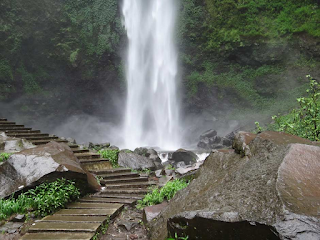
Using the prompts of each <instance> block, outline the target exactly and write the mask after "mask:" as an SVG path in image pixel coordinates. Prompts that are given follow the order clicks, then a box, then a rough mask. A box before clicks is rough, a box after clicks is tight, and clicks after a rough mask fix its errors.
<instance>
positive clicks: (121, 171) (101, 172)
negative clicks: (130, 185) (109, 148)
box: [92, 168, 131, 175]
mask: <svg viewBox="0 0 320 240" xmlns="http://www.w3.org/2000/svg"><path fill="white" fill-rule="evenodd" d="M129 172H131V169H130V168H113V169H107V170H99V171H94V172H92V173H94V174H96V175H103V174H104V175H107V174H112V173H129Z"/></svg>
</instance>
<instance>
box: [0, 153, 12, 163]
mask: <svg viewBox="0 0 320 240" xmlns="http://www.w3.org/2000/svg"><path fill="white" fill-rule="evenodd" d="M11 155H12V153H0V163H2V162H4V161H7V160H8V159H9V157H10V156H11Z"/></svg>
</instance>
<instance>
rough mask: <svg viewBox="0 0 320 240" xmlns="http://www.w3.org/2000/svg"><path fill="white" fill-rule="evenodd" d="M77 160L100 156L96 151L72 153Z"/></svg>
mask: <svg viewBox="0 0 320 240" xmlns="http://www.w3.org/2000/svg"><path fill="white" fill-rule="evenodd" d="M74 155H75V156H76V157H77V158H78V159H79V160H81V159H97V158H98V159H100V158H101V156H100V154H98V153H76V154H74Z"/></svg>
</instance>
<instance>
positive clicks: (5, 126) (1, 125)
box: [0, 123, 24, 128]
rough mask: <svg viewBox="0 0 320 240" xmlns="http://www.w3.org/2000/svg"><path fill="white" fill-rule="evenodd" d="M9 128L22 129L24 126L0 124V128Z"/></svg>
mask: <svg viewBox="0 0 320 240" xmlns="http://www.w3.org/2000/svg"><path fill="white" fill-rule="evenodd" d="M11 127H24V125H17V124H12V123H10V124H1V123H0V128H11Z"/></svg>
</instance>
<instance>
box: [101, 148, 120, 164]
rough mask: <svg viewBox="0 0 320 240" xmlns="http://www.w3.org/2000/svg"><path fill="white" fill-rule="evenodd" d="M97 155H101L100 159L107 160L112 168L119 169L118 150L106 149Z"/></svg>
mask: <svg viewBox="0 0 320 240" xmlns="http://www.w3.org/2000/svg"><path fill="white" fill-rule="evenodd" d="M98 153H99V154H100V155H101V157H103V158H107V159H109V160H110V162H111V164H112V166H113V167H114V168H117V167H119V165H118V155H119V150H116V149H110V150H108V149H107V150H100V151H99V152H98Z"/></svg>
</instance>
